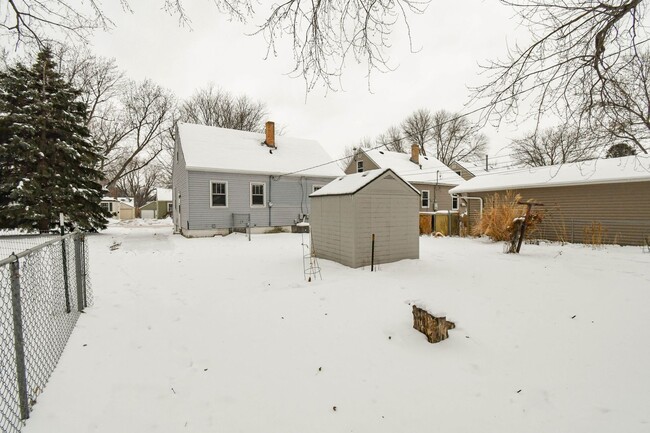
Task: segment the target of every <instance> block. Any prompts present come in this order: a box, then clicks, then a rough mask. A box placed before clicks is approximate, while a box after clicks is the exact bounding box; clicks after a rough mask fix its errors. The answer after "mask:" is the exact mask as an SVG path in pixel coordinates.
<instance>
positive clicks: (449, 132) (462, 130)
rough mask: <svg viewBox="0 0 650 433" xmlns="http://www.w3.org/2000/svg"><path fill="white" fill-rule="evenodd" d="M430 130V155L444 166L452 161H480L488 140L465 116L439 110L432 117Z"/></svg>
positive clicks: (476, 125) (477, 125)
mask: <svg viewBox="0 0 650 433" xmlns="http://www.w3.org/2000/svg"><path fill="white" fill-rule="evenodd" d="M432 121H433V127H432V129H431V147H433V149H434V151H433V152H432V154H433V155H434V156H435V157H436V158H437V159H439V160H440V161H441V162H442V163H443V164H445V165H451V163H452V162H454V161H462V160H468V161H471V160H476V159H482V158H483V156H484V155H485V152H486V150H487V144H488V139H487V137H486V136H485V135H484V134H483V133H481V132H480V130H481V126H480V125H479V124H476V123H473V122H471V121H470V120H469V119H468V118H467V117H466V116H461V115H459V114H457V113H451V112H449V111H446V110H439V111H437V112H436V113H435V114H434V115H433V119H432Z"/></svg>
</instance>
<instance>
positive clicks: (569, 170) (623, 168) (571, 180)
mask: <svg viewBox="0 0 650 433" xmlns="http://www.w3.org/2000/svg"><path fill="white" fill-rule="evenodd" d="M641 181H650V155H644V156H626V157H623V158H611V159H592V160H590V161H582V162H574V163H570V164H558V165H549V166H545V167H534V168H522V169H514V170H508V171H500V172H497V173H492V172H490V173H486V174H485V175H483V176H477V177H475V178H472V179H470V180H468V181H467V182H465V183H463V184H462V185H459V186H457V187H455V188H452V189H451V190H450V191H449V192H450V193H451V194H459V193H466V192H482V191H501V190H506V189H515V188H544V187H553V186H568V185H584V184H602V183H622V182H641Z"/></svg>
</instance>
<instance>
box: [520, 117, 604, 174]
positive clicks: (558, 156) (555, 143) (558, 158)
mask: <svg viewBox="0 0 650 433" xmlns="http://www.w3.org/2000/svg"><path fill="white" fill-rule="evenodd" d="M510 147H511V148H512V158H513V160H514V161H515V162H517V163H518V164H521V165H526V166H529V167H540V166H545V165H554V164H564V163H568V162H578V161H584V160H587V159H591V158H593V157H594V155H595V153H596V151H595V149H596V148H597V147H598V146H597V145H594V144H593V142H592V141H591V140H588V139H587V140H585V139H584V135H582V134H581V133H580V131H579V130H576V129H572V128H568V127H565V126H560V127H555V128H547V129H543V130H538V131H533V132H532V133H530V134H528V135H527V136H525V137H523V138H520V139H518V140H514V141H513V142H512V143H511V144H510Z"/></svg>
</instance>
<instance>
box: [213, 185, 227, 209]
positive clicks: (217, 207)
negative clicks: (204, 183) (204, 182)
mask: <svg viewBox="0 0 650 433" xmlns="http://www.w3.org/2000/svg"><path fill="white" fill-rule="evenodd" d="M217 183H223V184H225V185H226V194H225V195H226V205H225V206H220V205H213V204H212V185H214V184H217ZM209 192H210V194H209V200H210V208H212V209H225V208H228V181H227V180H211V181H210V191H209Z"/></svg>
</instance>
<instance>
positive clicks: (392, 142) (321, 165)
mask: <svg viewBox="0 0 650 433" xmlns="http://www.w3.org/2000/svg"><path fill="white" fill-rule="evenodd" d="M646 42H650V38H648V39H645V40H644V41H641V42H639V43H638V45H641V44H644V43H646ZM617 55H620V53H612V54H609V55H607V56H604V57H603V58H608V57H614V56H617ZM572 73H573V71H567V72H565V73H564V74H561V75H556V76H554V77H553V78H551V79H549V80H547V81H546V82H542V83H538V84H535V85H533V86H531V87H528V88H527V89H523V90H520V91H518V92H515V93H513V94H511V95H509V96H507V97H504V98H501V99H497V100H496V101H494V102H490V103H488V104H486V105H483V106H481V107H478V108H475V109H474V110H471V111H468V112H466V113H460V114H458V115H456V116H452V117H451V118H449V119H447V120H445V121H443V122H440V123H437V124H435V125H433V126H431V127H429V128H425V129H424V130H422V131H430V130H431V129H433V128H436V127H439V126H441V125H445V124H447V123H450V122H453V121H456V120H459V119H462V118H464V117H467V116H470V115H472V114H475V113H478V112H479V111H483V110H485V109H487V108H490V107H492V106H495V105H496V104H499V103H501V102H505V101H508V100H511V99H513V98H515V97H517V96H520V95H523V94H525V93H528V92H530V91H532V90H535V89H537V88H539V87H544V86H547V85H548V84H549V83H551V82H553V81H556V80H559V79H561V78H565V77H567V76H569V75H571V74H572ZM422 131H420V132H422ZM413 136H414V134H406V135H404V136H402V137H397V138H395V139H393V140H392V141H390V142H388V143H382V144H380V145H377V146H374V147H370V148H367V150H375V149H379V148H382V147H386V148H387V147H388V146H389V145H391V144H395V143H398V142H400V141H402V140H406V139H409V138H412V137H413ZM595 147H600V146H595ZM511 155H512V154H507V155H501V156H498V157H495V158H502V157H506V156H511ZM353 156H354V155H345V156H343V157H341V158H338V159H334V160H332V161H328V162H325V163H322V164H318V165H314V166H311V167H307V168H303V169H300V170H296V171H292V172H289V173H283V174H280V175H278V176H277V177H278V178H280V177H283V176H291V175H293V174H298V173H302V172H303V171H308V170H313V169H315V168H320V167H324V166H326V165H329V164H334V163H337V162H340V161H343V160H346V159H348V158H351V157H353Z"/></svg>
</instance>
